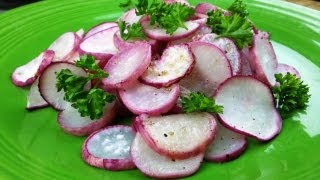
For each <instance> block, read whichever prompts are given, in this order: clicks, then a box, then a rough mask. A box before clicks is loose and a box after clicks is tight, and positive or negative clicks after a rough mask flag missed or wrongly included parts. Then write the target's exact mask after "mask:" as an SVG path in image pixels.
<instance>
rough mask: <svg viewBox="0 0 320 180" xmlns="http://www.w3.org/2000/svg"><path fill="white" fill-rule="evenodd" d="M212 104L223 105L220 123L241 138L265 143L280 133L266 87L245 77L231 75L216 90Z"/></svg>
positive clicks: (269, 93) (277, 115) (279, 119)
mask: <svg viewBox="0 0 320 180" xmlns="http://www.w3.org/2000/svg"><path fill="white" fill-rule="evenodd" d="M215 99H216V103H217V104H219V105H222V106H223V113H222V114H219V117H220V119H221V123H222V124H223V125H224V126H226V127H228V128H230V129H232V130H234V131H236V132H239V133H241V134H244V135H248V136H251V137H253V138H256V139H258V140H261V141H268V140H270V139H272V138H273V137H275V136H276V135H277V134H278V133H279V132H280V130H281V123H282V121H281V117H280V115H279V112H278V111H277V109H276V107H275V102H274V98H273V94H272V92H271V90H270V88H269V87H268V86H267V85H266V84H264V83H262V82H261V81H259V80H257V79H255V78H253V77H249V76H234V77H232V78H230V79H228V80H226V81H225V82H224V83H223V84H222V85H221V86H220V87H219V88H218V90H217V91H216V95H215Z"/></svg>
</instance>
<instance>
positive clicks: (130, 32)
mask: <svg viewBox="0 0 320 180" xmlns="http://www.w3.org/2000/svg"><path fill="white" fill-rule="evenodd" d="M118 26H119V29H120V35H121V38H122V39H123V40H125V41H127V40H129V39H145V38H146V36H145V34H144V33H143V30H142V27H141V25H140V24H139V23H133V24H131V25H129V24H127V23H126V22H125V21H122V20H119V22H118Z"/></svg>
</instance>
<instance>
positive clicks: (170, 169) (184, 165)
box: [131, 133, 203, 179]
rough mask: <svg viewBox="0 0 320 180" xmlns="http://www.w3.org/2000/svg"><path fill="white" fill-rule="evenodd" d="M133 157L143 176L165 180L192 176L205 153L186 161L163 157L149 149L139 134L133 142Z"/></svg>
mask: <svg viewBox="0 0 320 180" xmlns="http://www.w3.org/2000/svg"><path fill="white" fill-rule="evenodd" d="M131 156H132V159H133V161H134V163H135V165H136V166H137V168H139V170H140V171H141V172H142V173H143V174H145V175H147V176H149V177H152V178H163V179H169V178H182V177H186V176H190V175H191V174H193V173H195V172H196V171H197V170H198V169H199V167H200V165H201V162H202V159H203V153H201V154H199V155H197V156H194V157H190V158H188V159H184V160H178V159H172V158H167V157H165V156H161V155H159V154H158V153H156V152H155V151H153V150H152V149H151V148H150V147H148V145H147V144H146V143H145V142H144V140H143V139H142V137H141V135H140V134H139V133H137V134H136V137H135V138H134V140H133V143H132V146H131Z"/></svg>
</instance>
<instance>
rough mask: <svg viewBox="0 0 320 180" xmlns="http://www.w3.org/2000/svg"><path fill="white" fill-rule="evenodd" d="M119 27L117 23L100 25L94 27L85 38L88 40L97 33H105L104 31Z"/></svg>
mask: <svg viewBox="0 0 320 180" xmlns="http://www.w3.org/2000/svg"><path fill="white" fill-rule="evenodd" d="M116 26H118V24H117V23H115V22H103V23H101V24H98V25H96V26H94V27H93V28H91V29H90V30H89V31H88V32H87V33H86V34H85V36H84V38H87V37H89V36H91V35H93V34H95V33H97V32H100V31H103V30H106V29H109V28H111V27H116Z"/></svg>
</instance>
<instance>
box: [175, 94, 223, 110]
mask: <svg viewBox="0 0 320 180" xmlns="http://www.w3.org/2000/svg"><path fill="white" fill-rule="evenodd" d="M181 105H182V109H183V111H184V112H186V113H192V112H209V113H223V106H220V105H217V104H216V103H215V101H214V99H213V98H209V97H207V96H206V95H204V94H203V93H200V92H191V93H190V94H188V95H186V96H182V97H181Z"/></svg>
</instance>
